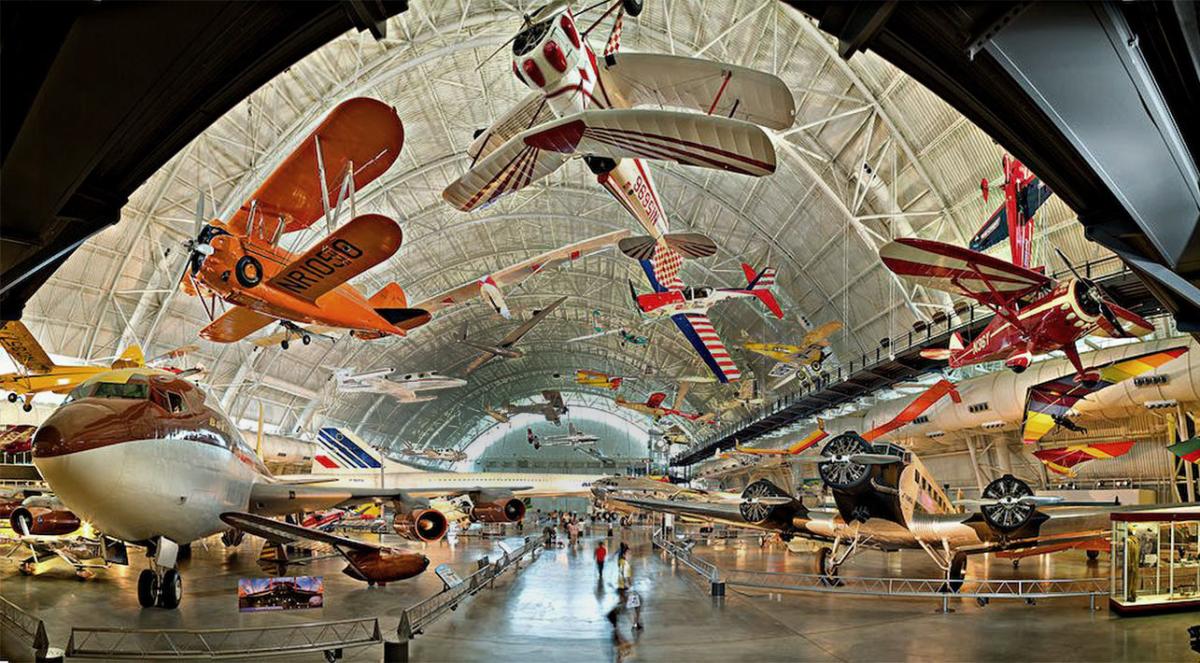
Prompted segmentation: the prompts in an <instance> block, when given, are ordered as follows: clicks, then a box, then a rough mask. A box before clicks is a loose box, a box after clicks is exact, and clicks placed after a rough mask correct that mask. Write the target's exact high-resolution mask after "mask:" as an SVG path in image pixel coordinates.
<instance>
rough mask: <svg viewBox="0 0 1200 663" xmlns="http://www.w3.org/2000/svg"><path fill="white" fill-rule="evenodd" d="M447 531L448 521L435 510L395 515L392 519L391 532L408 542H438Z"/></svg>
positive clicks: (448, 527)
mask: <svg viewBox="0 0 1200 663" xmlns="http://www.w3.org/2000/svg"><path fill="white" fill-rule="evenodd" d="M449 529H450V521H449V520H447V519H446V516H445V514H443V513H442V512H441V511H438V510H437V509H421V510H417V511H411V512H409V513H397V514H396V516H395V517H394V518H392V530H393V531H394V532H396V534H398V535H400V536H402V537H404V538H406V539H408V540H409V541H428V542H433V541H439V540H441V538H442V537H443V536H446V531H447V530H449Z"/></svg>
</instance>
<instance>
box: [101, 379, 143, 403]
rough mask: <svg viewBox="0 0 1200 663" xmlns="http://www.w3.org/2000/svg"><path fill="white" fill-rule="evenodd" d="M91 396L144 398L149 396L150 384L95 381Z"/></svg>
mask: <svg viewBox="0 0 1200 663" xmlns="http://www.w3.org/2000/svg"><path fill="white" fill-rule="evenodd" d="M89 396H91V397H92V398H128V399H133V400H146V399H147V398H149V397H150V386H149V385H147V384H146V383H144V382H126V383H124V384H122V383H117V382H97V383H96V389H95V391H93V392H92V393H91V394H89Z"/></svg>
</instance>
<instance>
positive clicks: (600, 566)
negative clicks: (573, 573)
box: [596, 541, 608, 577]
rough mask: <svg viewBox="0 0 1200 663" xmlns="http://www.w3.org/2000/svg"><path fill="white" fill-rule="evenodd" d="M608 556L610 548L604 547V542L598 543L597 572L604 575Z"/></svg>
mask: <svg viewBox="0 0 1200 663" xmlns="http://www.w3.org/2000/svg"><path fill="white" fill-rule="evenodd" d="M605 557H608V548H605V547H604V542H603V541H601V542H600V543H598V544H596V573H598V574H600V576H601V577H603V576H604V558H605Z"/></svg>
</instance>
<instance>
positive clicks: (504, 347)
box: [459, 295, 567, 375]
mask: <svg viewBox="0 0 1200 663" xmlns="http://www.w3.org/2000/svg"><path fill="white" fill-rule="evenodd" d="M565 301H567V297H566V295H563V296H562V297H559V298H558V299H556V300H554V302H553V303H551V304H550V305H549V306H547V307H546V308H544V309H542V310H540V311H534V313H533V316H532V317H531V318H529V320H526V321H525V322H523V323H521V325H520V326H519V327H517V328H516V329H514V330H512V331H511V332H509V333H508V335H507V336H505V337H504V338H503V339H501V340H500V342H499V343H497V344H496V345H483V344H480V343H475V342H474V341H470V340H467V329H466V327H463V335H462V338H461V339H459V343H462V344H463V345H467V346H470V347H472V348H475V349H476V350H480V351H482V354H480V355H479V356H478V357H476V358H475V359H473V360H472V361H471V363H470V364H468V365H467V370H466V374H467V375H470V374H471V373H474V372H475V371H476V370H477V369H478V368H479V367H480V366H483V365H484V364H486V363H488V362H489V361H491V360H493V359H495V358H496V357H501V358H503V359H518V358H520V357H523V356H525V353H524V352H523V351H521V350H518V349H517V348H515V347H513V346H515V345H516V344H517V343H518V342H520V340H521V339H522V338H524V337H525V335H526V334H528V333H529V332H530V330H532V329H533V328H534V327H536V326H538V323H540V322H541V321H542V320H545V319H546V317H547V316H549V315H550V313H552V312H553V311H554V309H556V308H558V307H559V306H560V305H561V304H562V303H563V302H565Z"/></svg>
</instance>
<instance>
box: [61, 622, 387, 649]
mask: <svg viewBox="0 0 1200 663" xmlns="http://www.w3.org/2000/svg"><path fill="white" fill-rule="evenodd" d="M382 642H383V634H382V633H381V631H380V629H379V620H378V619H377V618H375V617H372V618H369V619H343V620H338V621H330V622H312V623H306V624H292V625H285V626H266V627H258V628H213V629H194V630H193V629H157V630H154V629H123V628H79V627H73V628H72V629H71V637H70V640H68V642H67V652H66V653H67V656H70V657H76V658H106V659H196V658H207V659H221V658H260V657H265V656H294V655H296V654H301V653H306V652H326V653H327V656H328V655H330V654H334V653H340V651H341V650H343V649H351V648H355V647H368V646H372V645H378V644H381V643H382ZM339 658H340V656H339Z"/></svg>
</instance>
